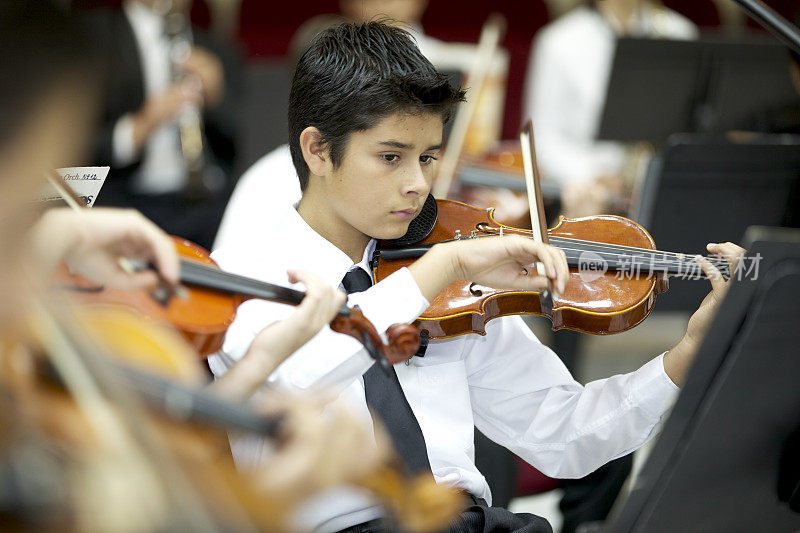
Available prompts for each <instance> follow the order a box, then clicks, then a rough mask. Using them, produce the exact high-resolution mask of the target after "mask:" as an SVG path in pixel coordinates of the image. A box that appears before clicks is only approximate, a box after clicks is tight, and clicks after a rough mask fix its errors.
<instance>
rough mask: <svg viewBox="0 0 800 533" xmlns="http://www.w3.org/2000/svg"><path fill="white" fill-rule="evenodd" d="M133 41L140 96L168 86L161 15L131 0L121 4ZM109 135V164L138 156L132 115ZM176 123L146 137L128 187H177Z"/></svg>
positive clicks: (180, 167) (181, 168)
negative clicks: (141, 89) (141, 85)
mask: <svg viewBox="0 0 800 533" xmlns="http://www.w3.org/2000/svg"><path fill="white" fill-rule="evenodd" d="M123 11H124V13H125V16H126V17H127V18H128V21H129V22H130V25H131V27H132V28H133V35H134V36H135V37H136V44H137V48H138V50H139V61H140V63H141V67H142V78H143V79H144V96H145V99H146V98H147V97H149V96H154V95H158V94H161V93H163V92H164V91H166V90H167V89H168V88H169V87H170V85H172V73H171V65H170V57H169V54H170V46H169V41H168V40H167V38H166V36H165V34H164V21H163V18H162V17H161V16H160V15H158V14H157V13H155V12H154V11H153V10H151V9H150V8H148V7H147V6H145V5H143V4H141V3H140V2H138V1H135V0H129V1H127V2H125V4H124V5H123ZM112 135H113V137H112V149H113V159H114V160H113V163H114V165H115V166H127V165H130V164H132V163H133V162H134V161H136V159H137V158H138V157H139V155H140V154H139V153H137V151H136V147H135V143H134V142H133V118H132V117H131V115H130V114H128V115H125V116H123V117H121V118H120V119H119V120H118V121H117V123H116V124H115V125H114V131H113V134H112ZM180 143H181V140H180V132H179V131H178V126H177V123H176V122H174V121H172V122H167V123H165V124H162V125H161V126H160V127H158V128H157V129H156V130H155V131H154V132H153V133H152V134H151V135H150V137H149V138H148V139H147V142H146V143H145V145H144V147H143V148H142V153H141V165H140V167H139V168H138V170H137V172H136V174H135V175H134V176H133V177H132V179H133V183H132V189H133V191H134V192H136V193H138V194H166V193H171V192H175V191H179V190H181V189H182V188H183V187H184V185H185V183H186V180H187V179H188V174H187V172H186V164H185V162H184V160H183V155H182V153H181V144H180Z"/></svg>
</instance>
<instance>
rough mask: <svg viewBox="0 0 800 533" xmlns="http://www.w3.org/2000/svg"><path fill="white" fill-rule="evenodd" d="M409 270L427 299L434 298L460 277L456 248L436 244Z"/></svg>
mask: <svg viewBox="0 0 800 533" xmlns="http://www.w3.org/2000/svg"><path fill="white" fill-rule="evenodd" d="M408 270H409V271H410V272H411V275H412V276H413V277H414V280H415V281H416V282H417V286H418V287H419V290H420V292H422V295H423V296H424V297H425V298H426V299H427V300H431V299H433V297H434V296H436V295H437V294H439V292H440V291H441V290H442V289H444V288H445V287H446V286H447V285H449V284H450V283H452V282H453V281H455V280H457V279H460V276H459V275H458V272H459V265H458V258H457V256H456V253H455V249H454V247H452V246H448V245H447V244H436V245H434V246H433V247H432V248H431V249H430V250H428V252H427V253H426V254H425V255H423V256H422V257H421V258H420V259H418V260H417V261H415V262H414V263H412V264H411V265H410V266H409V267H408ZM461 277H463V276H461Z"/></svg>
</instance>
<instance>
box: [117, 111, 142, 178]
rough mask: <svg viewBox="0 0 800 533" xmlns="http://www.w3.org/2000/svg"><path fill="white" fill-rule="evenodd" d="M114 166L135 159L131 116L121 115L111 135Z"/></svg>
mask: <svg viewBox="0 0 800 533" xmlns="http://www.w3.org/2000/svg"><path fill="white" fill-rule="evenodd" d="M111 150H112V158H113V163H114V166H118V167H125V166H128V165H130V164H131V163H133V162H134V161H135V160H136V155H137V154H136V145H135V143H134V142H133V117H132V116H131V114H130V113H129V114H127V115H123V116H122V117H121V118H120V119H119V120H117V122H116V124H114V131H113V132H112V137H111Z"/></svg>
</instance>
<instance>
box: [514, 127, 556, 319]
mask: <svg viewBox="0 0 800 533" xmlns="http://www.w3.org/2000/svg"><path fill="white" fill-rule="evenodd" d="M519 142H520V145H521V148H522V164H523V167H524V169H525V185H526V186H527V188H528V206H529V207H530V212H531V236H532V237H533V240H534V241H535V242H538V243H542V244H550V238H549V236H548V235H547V219H546V218H545V216H544V202H543V201H542V184H541V180H540V177H539V167H538V165H537V164H536V148H535V147H534V145H533V121H531V120H528V122H526V123H525V127H523V128H522V131H521V132H520V134H519ZM536 272H537V274H539V275H540V276H544V277H545V278H546V277H547V272H546V271H545V268H544V263H542V262H541V261H537V263H536ZM539 294H540V298H541V299H542V300H543V301H542V305H543V306H545V305H546V306H547V307H548V308H550V309H552V308H553V301H554V300H557V299H558V297H559V294H558V292H556V291H555V289H553V288H552V286H551V287H550V288H549V289H547V290H544V291H542V292H541V293H539Z"/></svg>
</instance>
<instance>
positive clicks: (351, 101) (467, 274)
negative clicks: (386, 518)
mask: <svg viewBox="0 0 800 533" xmlns="http://www.w3.org/2000/svg"><path fill="white" fill-rule="evenodd" d="M462 98H463V92H461V91H459V90H457V89H455V88H453V87H452V86H451V85H450V84H449V82H448V81H447V80H446V78H444V77H443V76H442V75H441V74H440V73H438V72H437V71H436V70H435V69H434V68H433V67H432V66H431V64H430V63H429V62H428V61H427V60H426V59H425V58H424V57H423V56H422V55H421V54H420V52H419V51H418V49H417V47H416V45H415V44H414V42H413V41H412V39H411V38H410V37H409V35H408V34H407V33H406V32H405V31H403V30H401V29H398V28H394V27H391V26H388V25H384V24H380V23H375V22H370V23H366V24H352V23H351V24H342V25H340V26H337V27H334V28H330V29H328V30H326V31H324V32H322V33H321V34H320V35H318V36H317V38H316V39H315V41H314V43H313V44H312V46H311V47H310V49H309V50H308V51H307V52H306V53H305V55H304V56H303V57H302V58H301V59H300V61H299V64H298V66H297V70H296V72H295V75H294V79H293V82H292V89H291V95H290V103H289V130H290V139H289V143H290V149H291V153H292V159H293V162H294V165H295V168H296V170H297V174H298V176H299V178H300V185H301V188H302V190H303V196H302V199H301V200H300V202H299V203H298V204H297V205H296V206H293V207H287V208H286V209H285V210H284V211H283V212H279V213H276V215H275V221H274V224H272V226H271V227H269V228H264V232H263V235H262V237H261V238H260V239H259V240H258V241H256V242H253V243H252V245H251V246H249V247H247V248H245V247H243V246H240V245H238V244H237V245H233V246H230V247H227V248H226V247H223V248H221V249H219V250H218V251H216V252H215V254H214V255H213V257H214V258H215V259H216V260H217V261H218V262H219V263H220V266H221V267H222V268H223V269H225V270H229V271H233V272H236V273H239V274H244V275H249V276H252V277H256V278H259V279H262V280H265V281H271V282H277V283H286V282H287V281H290V280H287V278H286V274H285V272H286V269H287V268H288V267H291V268H303V269H306V270H309V271H311V272H314V273H315V274H316V275H318V276H320V277H321V278H322V279H323V280H325V281H326V282H327V283H328V284H330V285H331V286H334V287H338V286H340V285H341V286H342V287H343V288H344V289H345V290H347V292H348V293H350V296H349V299H350V302H351V303H354V304H357V305H359V306H360V307H361V309H362V311H363V312H364V314H365V316H367V317H368V318H369V319H370V320H371V321H372V323H373V324H375V326H376V327H377V329H378V330H380V331H382V330H385V329H386V328H387V327H388V326H389V325H390V324H393V323H397V322H411V321H413V320H414V319H415V318H416V317H417V316H418V315H419V314H420V313H421V312H422V311H423V310H424V309H425V308H426V307H427V306H428V302H429V301H430V300H431V299H432V298H433V297H434V296H435V295H436V294H437V293H438V292H439V291H440V290H442V289H443V288H444V287H445V286H447V285H448V284H449V283H451V282H453V281H455V280H457V279H464V278H465V279H469V280H472V281H474V282H476V283H479V284H482V285H488V286H493V287H498V288H518V289H524V290H539V289H541V288H543V287H545V286H546V285H547V284H550V285H552V286H553V287H554V288H557V289H558V290H561V291H563V289H564V284H565V282H566V280H567V263H566V260H565V257H564V254H563V253H562V252H561V251H560V250H558V249H556V248H553V247H550V246H546V245H542V244H536V243H534V242H532V241H530V240H527V239H523V238H521V237H511V236H505V237H491V238H484V239H475V240H463V241H459V242H452V243H447V244H438V245H436V246H434V247H433V248H432V249H431V250H430V251H429V252H428V253H427V254H425V255H424V256H423V257H422V258H420V259H419V260H417V261H416V262H415V263H414V264H412V265H411V266H410V267H408V268H405V269H402V270H399V271H398V272H396V273H394V274H392V275H391V276H389V277H387V278H386V279H384V280H382V281H381V282H380V283H377V284H374V285H372V279H371V276H370V274H369V273H370V267H369V259H370V256H371V254H372V251H373V250H374V246H375V240H376V239H392V238H397V237H400V236H402V235H403V234H404V233H405V232H406V230H407V228H408V225H409V223H410V222H411V220H412V219H413V218H414V217H415V216H416V215H417V214H418V213H419V210H420V208H421V206H422V205H423V202H424V201H425V199H426V197H427V195H428V192H429V190H430V187H431V181H432V179H433V177H434V176H435V174H436V160H437V157H438V155H439V151H440V149H441V146H442V127H443V124H444V123H445V122H446V121H447V119H448V118H449V117H450V115H451V113H452V111H453V109H454V107H455V106H456V104H457V103H458V102H459V101H460V100H461V99H462ZM709 250H710V251H711V252H715V253H721V254H725V255H729V256H737V255H740V254H741V253H742V252H743V250H741V249H740V248H738V247H736V246H735V245H732V244H730V243H726V244H722V245H709ZM533 262H541V263H543V264H544V265H545V269H546V272H547V276H546V277H539V276H535V275H529V274H528V271H527V270H526V269H525V268H524V267H525V266H527V265H530V264H531V263H533ZM701 266H702V268H703V270H704V271H705V272H706V273H708V274H709V275H713V274H714V273H715V269H714V267H713V266H712V265H711V264H710V263H709V262H707V261H701ZM713 288H714V290H713V292H712V293H711V295H710V296H709V297H708V298H707V299H706V300H705V301H704V303H703V305H702V307H701V308H700V309H699V310H698V312H697V313H695V315H694V316H693V317H692V320H691V322H690V324H689V329H688V331H687V333H686V336H685V337H684V339H683V340H682V341H681V342H680V343H679V344H678V345H676V346H675V347H674V348H673V349H672V350H670V351H669V352H667V353H665V354H662V355H658V356H657V357H655V358H654V359H653V360H652V361H650V362H649V363H647V364H645V365H644V366H643V367H642V368H640V369H639V370H637V371H635V372H632V373H630V374H627V375H620V376H614V377H611V378H608V379H603V380H598V381H595V382H592V383H589V384H587V385H586V386H582V385H580V384H579V383H578V382H576V381H575V380H574V379H573V378H572V376H571V375H570V374H569V372H568V371H567V370H566V369H565V367H564V366H563V364H562V363H561V362H560V360H559V359H558V357H557V356H556V355H555V354H554V353H553V352H552V351H550V350H549V349H548V348H546V347H545V346H543V345H542V344H541V343H540V342H539V341H538V340H537V339H536V337H535V336H534V335H533V334H532V333H531V332H530V330H529V329H528V327H527V326H525V324H524V323H523V321H522V320H521V318H520V317H513V316H512V317H502V318H498V319H495V320H493V321H492V322H490V323H489V324H487V327H486V335H485V336H480V335H474V334H471V335H466V336H461V337H456V338H451V339H446V340H439V341H431V342H430V344H429V346H428V348H427V351H426V352H425V353H424V356H422V357H413V358H411V359H410V360H408V361H406V363H405V364H398V365H395V366H394V369H393V372H391V373H390V375H389V376H386V375H384V374H383V373H381V371H380V369H379V368H378V366H377V365H373V361H372V360H370V359H369V358H368V357H367V355H366V353H365V352H364V351H363V350H362V349H361V348H360V347H359V345H358V344H357V343H355V342H354V341H353V339H350V338H348V337H345V336H342V335H336V334H334V333H333V332H331V331H330V330H327V329H325V330H323V331H322V332H320V333H319V334H318V335H316V336H315V337H314V338H313V339H312V340H311V341H310V342H309V343H308V344H306V345H305V346H303V347H302V348H300V349H299V350H298V351H297V352H296V353H295V354H294V355H293V356H292V357H290V358H289V359H288V360H286V361H285V362H284V363H283V364H282V365H281V366H280V367H279V368H278V369H277V370H276V371H275V373H274V374H273V375H272V376H271V377H270V381H269V382H270V384H271V385H273V386H275V387H282V388H288V389H301V390H302V389H315V388H319V387H324V388H326V389H327V390H329V391H330V393H331V394H332V398H333V400H332V403H333V404H337V405H347V406H349V407H351V408H352V409H354V410H355V412H356V413H357V414H358V416H359V417H360V419H361V420H362V421H363V423H364V424H365V425H367V426H368V427H370V426H371V425H372V424H373V418H375V419H377V420H380V421H382V422H383V423H384V424H385V425H386V427H387V429H388V431H389V434H390V436H391V438H392V442H393V444H394V446H395V448H396V449H397V451H398V452H399V455H400V456H401V458H402V460H403V461H404V463H405V465H406V467H407V468H408V470H409V471H411V472H417V473H420V472H421V473H427V474H428V475H431V474H432V475H433V476H434V478H435V479H436V481H437V482H439V483H442V484H447V485H450V486H453V487H455V488H457V489H459V490H461V491H463V492H464V493H465V494H466V495H467V496H468V497H469V498H470V503H471V505H469V506H468V507H465V509H464V512H463V514H462V515H461V517H460V518H459V521H458V522H457V523H454V524H453V526H452V530H453V531H492V530H502V531H531V532H533V531H536V532H538V531H551V528H550V525H549V524H548V523H547V521H546V520H544V519H542V518H540V517H536V516H533V515H529V514H525V515H515V514H512V513H510V512H508V511H506V510H503V509H499V508H491V507H489V505H490V504H491V494H490V493H489V487H488V485H487V483H486V480H485V479H484V477H483V476H482V475H481V473H480V472H479V471H478V469H477V468H476V467H475V464H474V448H473V427H478V428H479V429H480V430H481V431H482V432H483V433H484V434H485V435H487V436H488V437H489V438H491V439H493V440H495V441H496V442H498V443H500V444H501V445H503V446H506V447H507V448H509V449H511V450H512V451H513V452H514V453H516V454H517V455H519V456H520V457H522V458H524V459H525V460H527V461H529V462H530V463H531V464H533V465H534V466H535V467H536V468H538V469H539V470H541V471H542V472H544V473H545V474H547V475H550V476H554V477H567V478H569V477H581V476H584V475H586V474H588V473H590V472H592V471H593V470H595V469H596V468H598V467H600V466H601V465H603V464H604V463H606V462H608V461H610V460H612V459H614V458H616V457H620V456H622V455H624V454H627V453H629V452H630V451H632V450H634V449H636V448H638V447H639V446H641V445H642V444H643V443H645V442H646V441H647V440H648V439H650V438H651V437H652V436H653V435H655V434H656V433H658V431H659V429H660V427H661V424H662V422H663V419H664V416H665V414H666V412H667V410H668V408H669V406H670V405H671V403H672V401H673V399H674V397H675V395H676V393H677V391H678V387H677V385H676V384H679V383H681V381H682V380H683V377H684V374H685V372H686V369H687V367H688V366H689V364H690V363H691V360H692V357H693V355H694V352H695V350H696V348H697V345H698V342H699V341H700V339H701V338H702V336H703V334H704V332H705V329H706V327H707V325H708V323H709V321H710V318H711V316H712V314H713V312H714V310H715V308H716V305H717V303H718V302H719V299H720V296H721V295H722V294H724V291H725V289H726V286H725V282H723V281H721V280H715V281H714V282H713ZM288 312H290V310H289V309H287V307H286V306H283V305H280V304H275V303H270V302H264V301H254V300H251V301H248V302H246V303H245V304H243V305H242V306H241V307H240V308H239V313H238V316H237V318H236V321H235V322H234V323H233V325H232V326H231V328H230V329H229V330H228V335H227V338H226V341H225V344H224V346H223V349H222V351H220V352H219V353H218V354H216V355H215V356H214V357H212V358H211V360H210V363H211V368H212V370H213V371H214V373H215V374H216V375H217V376H222V375H224V374H225V372H226V370H227V369H228V368H229V367H231V366H233V365H234V363H235V362H236V361H237V360H238V359H239V358H241V357H242V354H244V353H246V351H247V349H248V347H249V346H250V344H251V342H252V340H253V338H254V336H255V334H256V332H258V331H260V330H261V329H262V328H263V327H264V326H266V325H267V324H269V323H271V322H273V321H277V320H280V319H281V318H283V317H284V316H286V314H287V313H288ZM233 451H234V454H235V455H236V457H237V459H239V460H246V461H259V460H260V459H261V457H262V453H263V452H262V447H261V445H260V444H259V443H257V442H253V441H234V442H233ZM313 503H314V505H310V506H309V512H308V513H307V514H306V515H304V516H303V517H301V518H302V519H305V520H306V521H305V522H304V523H303V525H305V526H307V527H315V528H317V530H319V531H341V530H345V531H374V530H380V529H382V528H383V527H385V524H384V523H383V522H382V518H381V511H380V509H379V508H377V507H376V506H375V505H374V502H372V501H371V500H370V499H369V498H367V497H365V495H364V494H361V493H359V492H356V491H354V490H351V489H349V488H345V487H342V488H340V489H338V490H336V491H332V492H330V493H328V494H326V495H325V497H324V498H322V497H320V498H318V499H316V500H314V502H313Z"/></svg>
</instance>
